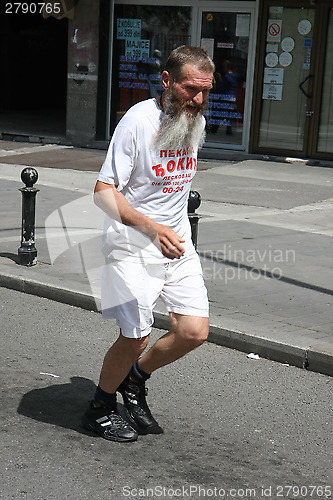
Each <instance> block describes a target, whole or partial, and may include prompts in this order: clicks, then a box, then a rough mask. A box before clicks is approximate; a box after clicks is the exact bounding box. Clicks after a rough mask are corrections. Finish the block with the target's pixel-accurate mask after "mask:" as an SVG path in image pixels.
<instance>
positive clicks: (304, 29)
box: [297, 19, 312, 35]
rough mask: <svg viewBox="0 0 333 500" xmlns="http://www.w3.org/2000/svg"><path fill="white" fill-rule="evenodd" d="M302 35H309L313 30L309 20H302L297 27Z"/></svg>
mask: <svg viewBox="0 0 333 500" xmlns="http://www.w3.org/2000/svg"><path fill="white" fill-rule="evenodd" d="M297 29H298V33H299V34H300V35H307V34H308V33H310V31H311V29H312V24H311V23H310V21H309V20H308V19H302V20H301V21H300V22H299V23H298V26H297Z"/></svg>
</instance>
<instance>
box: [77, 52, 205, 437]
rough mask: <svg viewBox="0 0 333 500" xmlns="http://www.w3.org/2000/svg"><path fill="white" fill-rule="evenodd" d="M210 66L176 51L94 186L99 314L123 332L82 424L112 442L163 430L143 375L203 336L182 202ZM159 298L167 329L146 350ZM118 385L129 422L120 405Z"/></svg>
mask: <svg viewBox="0 0 333 500" xmlns="http://www.w3.org/2000/svg"><path fill="white" fill-rule="evenodd" d="M213 73H214V63H213V61H212V60H211V59H210V58H209V56H208V55H207V53H206V52H205V51H204V50H203V49H201V48H199V47H191V46H181V47H178V48H177V49H175V50H174V51H173V52H172V53H171V54H170V56H169V58H168V60H167V62H166V66H165V69H164V71H163V73H162V84H163V89H164V91H163V94H162V95H161V97H159V98H157V99H148V100H146V101H143V102H140V103H138V104H136V105H134V106H133V107H132V108H131V109H130V110H129V111H127V113H126V114H125V115H124V117H123V118H122V119H121V121H120V122H119V124H118V126H117V128H116V130H115V132H114V134H113V137H112V140H111V143H110V147H109V150H108V153H107V156H106V159H105V162H104V164H103V166H102V168H101V172H100V174H99V177H98V181H97V183H96V187H95V202H96V204H97V205H98V206H99V207H100V208H102V209H103V210H104V212H105V213H106V219H105V231H104V239H103V252H104V255H105V259H106V263H105V266H104V270H103V277H102V311H103V316H104V317H106V318H116V321H117V325H118V326H119V328H120V334H119V337H118V339H117V340H116V341H115V343H114V344H113V345H112V346H111V348H110V349H109V351H108V352H107V354H106V356H105V358H104V362H103V366H102V370H101V374H100V379H99V385H98V386H97V389H96V393H95V398H94V401H92V402H91V403H90V405H89V407H88V409H87V411H86V413H85V414H84V416H83V424H84V426H85V427H86V428H87V429H89V430H92V431H94V432H96V433H98V434H99V435H100V436H102V437H103V438H105V439H108V440H111V441H122V442H126V441H135V440H136V439H137V438H138V434H147V433H161V432H163V431H162V429H161V427H160V426H159V424H158V423H157V421H156V420H155V418H154V417H153V416H152V414H151V411H150V409H149V407H148V404H147V401H146V387H145V382H146V381H147V380H148V379H149V378H150V375H151V374H152V373H153V372H154V371H155V370H157V369H158V368H161V367H163V366H165V365H167V364H169V363H172V362H173V361H175V360H177V359H179V358H181V357H182V356H184V355H185V354H187V353H188V352H190V351H192V350H193V349H195V348H196V347H198V346H200V345H201V344H202V343H203V342H204V341H205V340H206V338H207V335H208V326H209V325H208V299H207V291H206V288H205V285H204V281H203V276H202V269H201V265H200V261H199V258H198V255H197V253H196V252H195V249H194V247H193V244H192V241H191V228H190V224H189V220H188V217H187V201H188V195H189V191H190V185H191V180H192V178H193V176H194V174H195V170H196V163H197V151H198V147H200V146H201V145H202V143H203V140H204V129H205V118H204V116H203V113H204V111H205V109H206V106H207V100H208V94H209V90H210V89H211V87H212V80H213ZM158 297H161V298H162V299H163V301H164V303H165V305H166V308H167V310H168V312H169V316H170V323H171V329H170V331H169V332H168V333H166V334H165V335H164V336H162V337H161V338H159V339H158V340H157V342H156V343H155V344H154V345H153V346H152V347H151V348H150V349H149V350H148V351H147V352H145V353H143V351H144V350H145V349H146V347H147V344H148V340H149V334H150V332H151V329H152V325H153V308H154V306H155V304H156V301H157V298H158ZM117 392H119V393H120V394H121V395H122V397H123V401H124V406H125V408H126V415H127V416H126V420H125V419H124V418H123V417H122V416H121V415H120V414H119V413H118V410H117V401H116V393H117Z"/></svg>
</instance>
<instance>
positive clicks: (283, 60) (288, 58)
mask: <svg viewBox="0 0 333 500" xmlns="http://www.w3.org/2000/svg"><path fill="white" fill-rule="evenodd" d="M292 61H293V56H292V55H291V54H290V52H282V54H280V57H279V63H280V64H281V66H284V67H286V66H290V64H291V63H292Z"/></svg>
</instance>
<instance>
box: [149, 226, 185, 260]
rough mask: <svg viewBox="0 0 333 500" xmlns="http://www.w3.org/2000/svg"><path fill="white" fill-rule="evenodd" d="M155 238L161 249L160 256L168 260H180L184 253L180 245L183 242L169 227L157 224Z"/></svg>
mask: <svg viewBox="0 0 333 500" xmlns="http://www.w3.org/2000/svg"><path fill="white" fill-rule="evenodd" d="M156 232H157V238H158V241H159V244H160V247H161V251H162V254H163V255H164V256H165V257H168V259H180V257H182V256H183V255H184V253H185V249H184V247H183V246H182V245H181V243H184V241H185V240H183V239H181V237H180V236H178V234H177V233H176V232H175V231H174V230H173V229H171V227H168V226H164V225H163V224H157V227H156Z"/></svg>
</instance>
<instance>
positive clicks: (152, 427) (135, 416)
mask: <svg viewBox="0 0 333 500" xmlns="http://www.w3.org/2000/svg"><path fill="white" fill-rule="evenodd" d="M117 391H118V392H120V394H121V395H122V397H123V400H124V405H125V408H126V411H127V415H128V419H129V421H130V422H131V424H132V425H133V426H134V428H135V429H136V430H137V431H138V433H139V434H161V433H162V432H163V429H161V427H160V426H159V425H158V423H157V422H156V420H155V419H154V417H153V416H152V414H151V411H150V409H149V407H148V404H147V401H146V395H147V393H148V389H147V388H146V387H145V382H144V381H139V380H138V379H137V378H136V377H135V376H134V375H133V374H132V371H131V372H130V373H129V374H128V375H127V377H126V378H125V380H124V381H123V382H122V383H121V384H120V386H119V387H118V389H117Z"/></svg>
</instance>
